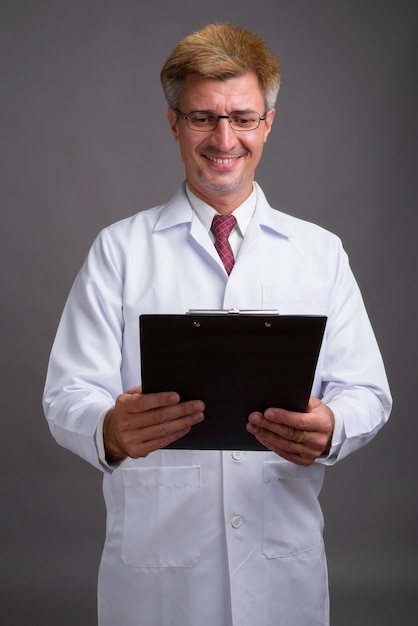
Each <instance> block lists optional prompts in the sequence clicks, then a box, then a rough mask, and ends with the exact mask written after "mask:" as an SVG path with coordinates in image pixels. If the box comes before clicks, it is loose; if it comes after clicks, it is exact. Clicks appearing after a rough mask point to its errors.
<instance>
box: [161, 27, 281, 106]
mask: <svg viewBox="0 0 418 626" xmlns="http://www.w3.org/2000/svg"><path fill="white" fill-rule="evenodd" d="M248 72H254V73H255V74H256V75H257V77H258V80H259V83H260V87H261V90H262V92H263V94H264V101H265V105H266V109H271V108H273V107H274V106H275V103H276V98H277V94H278V91H279V87H280V66H279V62H278V60H277V58H276V57H275V56H274V54H273V53H272V52H270V50H269V49H268V48H267V46H266V44H265V43H264V41H263V40H262V39H261V38H260V37H259V36H258V35H255V34H254V33H251V32H250V31H248V30H245V29H243V28H240V27H238V26H234V25H232V24H228V23H220V24H209V25H207V26H205V27H204V28H202V29H201V30H199V31H196V32H194V33H192V34H191V35H188V36H187V37H185V38H184V39H182V40H181V41H180V42H179V43H178V44H177V46H176V47H175V48H174V50H173V52H172V53H171V54H170V56H169V57H168V59H167V61H166V62H165V64H164V66H163V68H162V70H161V74H160V78H161V84H162V87H163V90H164V95H165V98H166V100H167V104H168V106H169V107H171V108H172V109H178V108H179V102H180V98H181V94H182V90H183V85H184V81H185V79H186V77H187V76H188V75H189V74H198V75H200V76H201V77H204V78H215V79H217V80H227V79H228V78H232V77H236V76H242V75H243V74H247V73H248Z"/></svg>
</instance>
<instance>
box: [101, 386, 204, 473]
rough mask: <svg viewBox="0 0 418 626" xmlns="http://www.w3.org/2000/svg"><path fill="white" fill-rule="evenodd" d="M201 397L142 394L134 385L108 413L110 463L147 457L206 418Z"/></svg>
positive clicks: (105, 436)
mask: <svg viewBox="0 0 418 626" xmlns="http://www.w3.org/2000/svg"><path fill="white" fill-rule="evenodd" d="M204 409H205V405H204V403H203V402H202V401H201V400H189V401H187V402H180V396H179V395H178V393H175V392H169V391H168V392H161V393H149V394H143V393H142V388H141V387H133V388H132V389H129V390H128V391H127V392H126V393H123V394H121V395H120V396H118V398H117V399H116V404H115V406H114V407H113V409H110V411H108V413H107V414H106V417H105V419H104V424H103V440H104V447H105V451H106V460H107V462H108V463H116V462H120V461H123V460H124V459H125V458H126V457H128V456H129V457H131V458H134V459H136V458H139V457H146V456H148V454H149V453H150V452H153V451H154V450H158V449H160V448H164V447H165V446H168V445H169V444H170V443H173V442H174V441H176V440H177V439H180V438H181V437H184V435H186V434H187V433H188V432H189V431H190V430H191V428H192V426H193V425H194V424H197V423H198V422H201V421H202V420H203V419H204V413H203V411H204Z"/></svg>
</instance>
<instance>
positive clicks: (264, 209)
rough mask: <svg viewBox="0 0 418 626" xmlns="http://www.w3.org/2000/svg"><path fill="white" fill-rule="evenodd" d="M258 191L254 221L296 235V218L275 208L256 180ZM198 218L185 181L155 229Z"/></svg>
mask: <svg viewBox="0 0 418 626" xmlns="http://www.w3.org/2000/svg"><path fill="white" fill-rule="evenodd" d="M254 186H255V190H256V193H257V202H256V209H255V213H254V218H253V219H254V221H255V222H256V223H258V224H259V226H260V227H261V228H266V229H268V230H271V231H273V232H275V233H277V234H278V235H281V236H282V237H287V238H291V237H293V235H294V227H293V221H294V219H295V218H293V217H291V216H289V215H286V214H285V213H282V212H281V211H278V210H277V209H273V208H272V207H271V206H270V205H269V203H268V202H267V199H266V197H265V195H264V193H263V191H262V189H261V187H260V186H259V185H258V184H257V183H256V182H254ZM195 219H197V216H196V214H195V213H194V211H193V209H192V207H191V205H190V202H189V200H188V198H187V195H186V192H185V183H183V184H182V185H181V186H180V187H179V188H178V189H177V191H176V193H175V194H174V196H173V197H172V198H171V199H170V200H169V201H168V202H167V204H166V205H165V206H164V210H163V211H161V213H160V216H159V218H158V220H157V222H156V224H155V228H154V230H155V231H159V230H165V229H167V228H173V227H175V226H178V225H180V224H184V223H191V222H193V221H194V220H195Z"/></svg>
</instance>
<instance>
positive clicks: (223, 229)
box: [212, 215, 237, 238]
mask: <svg viewBox="0 0 418 626" xmlns="http://www.w3.org/2000/svg"><path fill="white" fill-rule="evenodd" d="M236 222H237V220H236V219H235V217H234V216H233V215H215V217H214V218H213V222H212V230H213V232H214V233H215V236H216V238H218V237H221V238H222V237H226V238H228V237H229V235H230V234H231V230H232V229H233V228H234V226H235V224H236Z"/></svg>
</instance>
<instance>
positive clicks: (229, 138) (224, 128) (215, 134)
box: [211, 118, 237, 150]
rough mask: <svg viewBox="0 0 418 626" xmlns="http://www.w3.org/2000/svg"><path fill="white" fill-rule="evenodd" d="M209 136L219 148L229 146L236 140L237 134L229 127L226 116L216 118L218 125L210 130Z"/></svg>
mask: <svg viewBox="0 0 418 626" xmlns="http://www.w3.org/2000/svg"><path fill="white" fill-rule="evenodd" d="M211 136H212V138H213V140H214V142H215V143H216V146H217V147H218V148H220V149H221V150H227V149H229V148H231V146H233V145H234V144H235V143H236V141H237V136H236V134H235V132H234V130H233V129H232V128H231V124H230V123H229V119H228V118H220V119H218V125H217V127H216V128H215V130H213V131H212V133H211Z"/></svg>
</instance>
